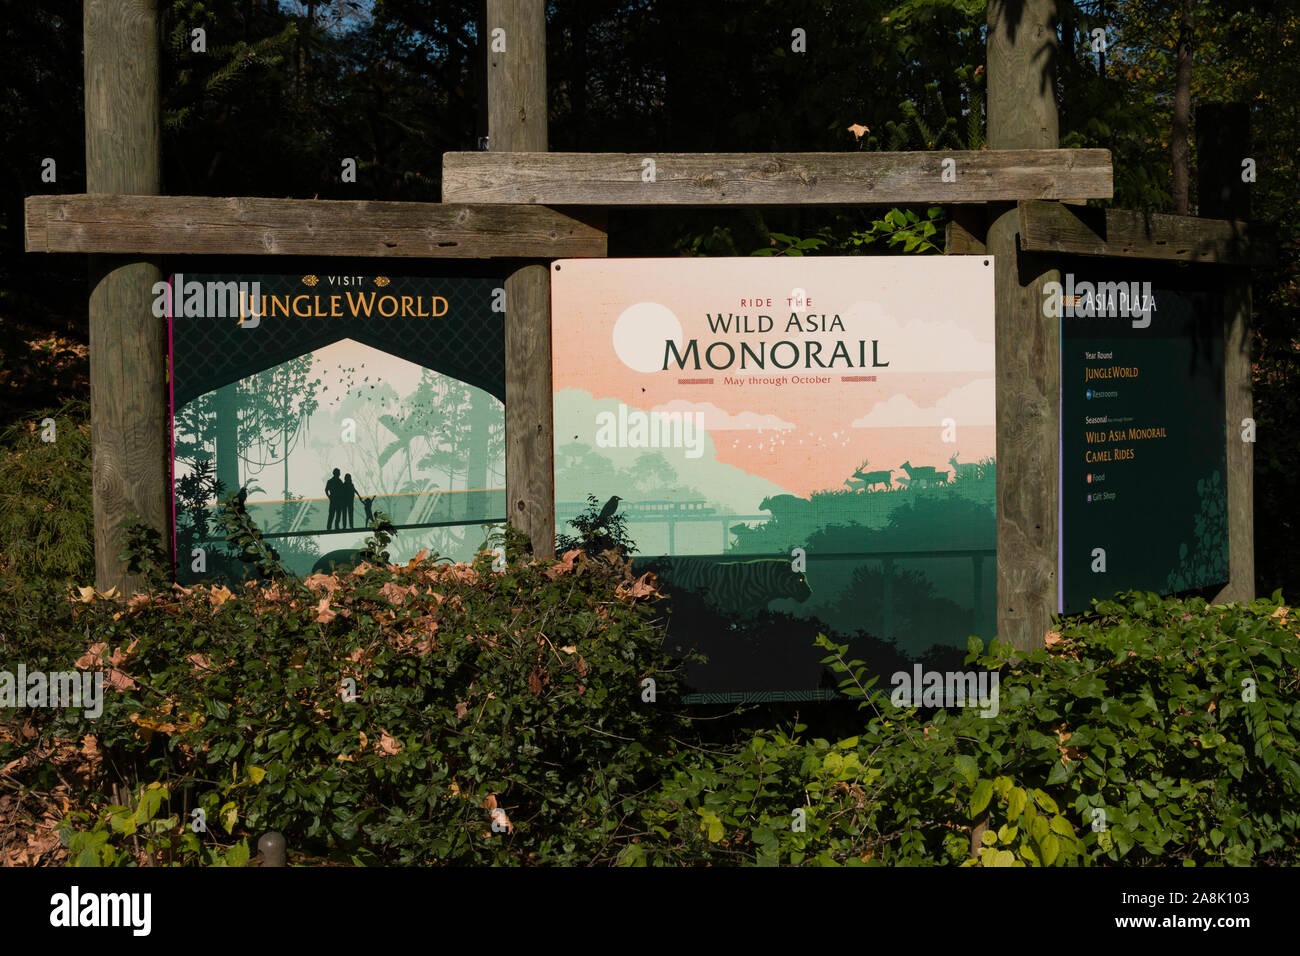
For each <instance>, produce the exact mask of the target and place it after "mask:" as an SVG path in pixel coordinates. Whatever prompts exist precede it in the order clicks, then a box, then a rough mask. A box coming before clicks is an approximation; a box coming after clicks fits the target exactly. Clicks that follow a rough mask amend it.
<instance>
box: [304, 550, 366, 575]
mask: <svg viewBox="0 0 1300 956" xmlns="http://www.w3.org/2000/svg"><path fill="white" fill-rule="evenodd" d="M360 563H361V552H360V551H359V550H357V549H356V548H342V549H340V550H338V551H331V552H330V553H329V554H327V555H324V556H323V557H320V558H317V559H316V563H315V564H313V565H312V566H311V573H312V574H335V573H342V572H344V571H351V570H352V569H353V568H355V567H356V566H357V565H358V564H360Z"/></svg>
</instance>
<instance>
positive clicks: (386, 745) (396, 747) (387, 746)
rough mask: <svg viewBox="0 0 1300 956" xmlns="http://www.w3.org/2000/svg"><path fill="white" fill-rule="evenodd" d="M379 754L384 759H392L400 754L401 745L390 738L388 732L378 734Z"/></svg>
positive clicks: (383, 731) (382, 731)
mask: <svg viewBox="0 0 1300 956" xmlns="http://www.w3.org/2000/svg"><path fill="white" fill-rule="evenodd" d="M379 752H380V753H381V754H383V755H384V756H385V757H393V756H396V755H397V754H399V753H401V752H402V745H401V744H400V743H398V741H397V740H396V738H394V737H390V736H389V735H388V731H386V730H381V731H380V732H379Z"/></svg>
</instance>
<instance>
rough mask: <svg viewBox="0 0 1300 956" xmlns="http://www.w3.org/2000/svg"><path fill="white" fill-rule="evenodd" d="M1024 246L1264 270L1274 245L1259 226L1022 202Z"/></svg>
mask: <svg viewBox="0 0 1300 956" xmlns="http://www.w3.org/2000/svg"><path fill="white" fill-rule="evenodd" d="M1019 207H1020V210H1019V211H1020V247H1021V248H1022V249H1025V250H1027V251H1030V252H1064V253H1069V254H1072V255H1079V256H1124V257H1127V258H1131V259H1163V260H1172V261H1175V262H1204V263H1215V264H1218V265H1230V266H1231V265H1236V266H1246V265H1253V266H1264V265H1272V264H1273V261H1274V259H1275V258H1276V253H1277V250H1276V245H1275V243H1274V242H1273V241H1272V240H1271V237H1269V236H1267V235H1261V232H1262V229H1261V227H1260V226H1259V225H1252V224H1251V223H1247V222H1234V221H1229V220H1224V219H1199V218H1197V217H1194V216H1167V215H1163V214H1161V213H1144V212H1139V211H1136V210H1131V209H1085V208H1081V207H1078V206H1063V205H1061V204H1060V203H1054V202H1021V203H1020V204H1019Z"/></svg>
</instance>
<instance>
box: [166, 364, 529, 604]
mask: <svg viewBox="0 0 1300 956" xmlns="http://www.w3.org/2000/svg"><path fill="white" fill-rule="evenodd" d="M174 436H175V455H174V461H175V484H174V490H175V509H176V524H175V528H176V553H177V562H178V567H177V580H178V581H180V582H181V583H193V582H195V581H200V580H202V581H205V582H212V581H219V580H229V581H233V580H240V579H242V578H245V577H247V576H248V575H249V574H250V573H251V569H249V568H248V566H247V562H241V561H240V559H239V555H238V553H237V552H236V551H235V550H234V549H233V548H231V547H230V546H228V545H227V544H226V540H225V536H224V532H222V531H221V530H219V522H218V520H217V517H218V513H219V511H220V506H219V503H220V502H221V500H222V499H223V498H224V497H225V496H227V495H229V494H231V493H236V494H237V495H238V499H237V500H238V503H239V506H240V507H241V508H243V509H246V512H247V514H248V515H249V517H250V518H251V519H252V521H253V523H254V524H255V525H256V526H257V527H258V528H259V529H260V530H261V532H262V534H263V537H264V538H265V539H266V541H267V543H268V544H269V545H272V546H273V547H274V548H275V549H276V551H277V552H278V553H279V555H280V557H281V559H282V560H283V562H284V566H285V567H286V568H287V569H288V570H290V571H292V572H293V573H295V574H297V575H299V576H305V575H307V574H311V573H314V572H318V571H329V570H332V569H344V568H350V567H352V566H353V565H354V564H355V563H356V562H357V560H358V558H357V555H358V552H359V549H360V548H361V547H362V545H363V544H364V541H365V539H366V538H367V537H368V536H369V534H370V532H369V530H368V529H367V525H368V523H369V521H370V519H371V518H372V517H373V516H374V515H377V514H379V513H381V512H382V513H383V514H386V515H387V516H388V519H389V521H390V522H391V523H392V524H393V525H394V526H395V527H396V528H397V529H398V532H397V535H396V537H395V539H394V541H393V542H392V544H391V545H390V546H389V551H390V555H391V560H393V561H395V562H397V561H405V560H408V559H409V558H411V557H413V556H414V555H415V554H416V553H417V552H419V551H421V550H424V549H428V550H429V551H430V553H431V554H437V555H441V556H444V557H446V558H448V559H450V560H469V559H472V558H473V556H474V554H476V553H477V552H478V551H480V550H482V549H483V547H484V546H485V543H486V540H487V536H488V528H489V526H490V525H491V524H493V523H497V522H501V521H504V518H505V491H504V484H505V416H504V409H503V406H502V404H501V402H500V401H499V400H497V399H496V398H495V397H494V396H492V395H491V394H489V393H487V392H485V391H483V390H482V389H479V388H476V387H473V386H471V385H467V384H465V383H464V382H461V381H459V380H458V379H456V378H453V377H451V376H449V375H444V374H441V373H439V372H435V371H433V370H431V369H428V368H423V367H421V366H418V365H415V364H413V363H410V362H406V361H404V360H402V359H398V358H395V357H394V356H391V355H388V354H385V353H383V352H380V351H378V350H376V349H373V348H370V347H369V346H365V345H361V344H359V343H356V342H353V341H350V340H343V341H340V342H335V343H333V344H331V345H329V346H326V347H324V348H321V349H318V350H316V351H315V352H310V353H307V354H305V355H302V356H299V357H297V358H294V359H292V360H290V361H287V362H284V363H282V364H280V365H277V366H275V367H273V368H270V369H267V370H266V371H264V372H260V373H257V374H254V375H251V376H248V377H245V378H242V379H240V380H238V381H235V382H233V383H231V384H229V385H226V386H222V387H221V388H218V389H216V390H213V391H210V392H207V393H205V394H203V395H200V396H199V397H198V398H196V399H194V400H192V401H190V402H188V403H186V404H185V405H183V406H182V407H180V408H178V409H177V410H176V414H175V419H174ZM195 549H201V551H202V555H201V556H199V555H196V554H195V553H194V552H195Z"/></svg>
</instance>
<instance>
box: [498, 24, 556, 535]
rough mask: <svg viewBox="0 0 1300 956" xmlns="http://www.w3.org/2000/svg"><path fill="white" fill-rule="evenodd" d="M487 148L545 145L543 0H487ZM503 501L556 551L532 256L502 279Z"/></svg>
mask: <svg viewBox="0 0 1300 956" xmlns="http://www.w3.org/2000/svg"><path fill="white" fill-rule="evenodd" d="M486 19H487V35H486V36H485V37H484V39H483V42H485V43H486V44H487V100H488V149H489V150H491V151H493V152H500V151H505V152H545V151H546V149H547V138H546V0H487V18H486ZM505 325H506V342H505V349H506V507H507V513H508V514H509V517H510V523H511V524H512V525H514V526H515V527H516V528H518V529H520V530H521V531H523V532H525V533H526V534H527V535H528V536H529V538H531V539H532V543H533V553H534V554H536V555H538V556H544V555H550V554H553V553H554V551H555V473H554V457H555V455H554V449H553V444H552V439H551V429H552V421H551V418H552V415H551V272H550V269H549V268H548V267H547V266H546V265H542V264H537V263H533V264H529V265H525V266H522V267H521V268H519V269H517V270H516V271H515V272H514V273H513V274H511V275H510V277H509V278H508V279H506V323H505Z"/></svg>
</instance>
